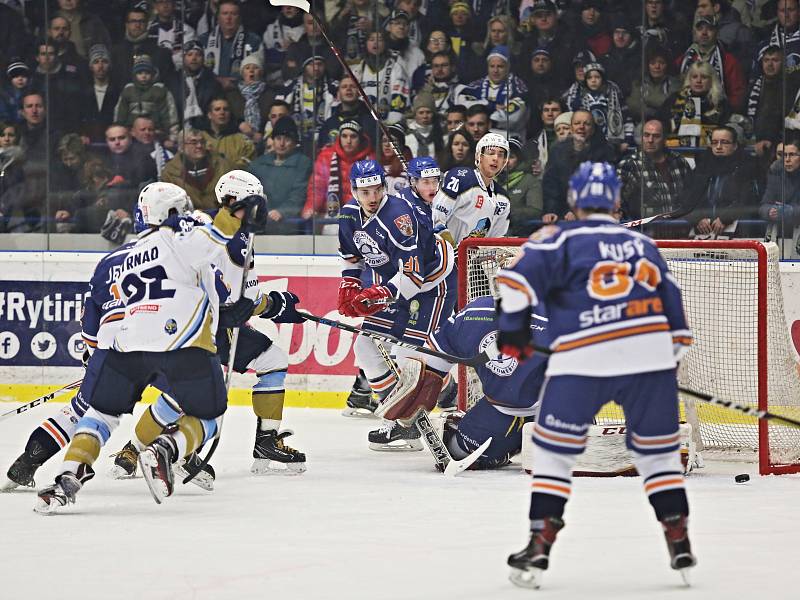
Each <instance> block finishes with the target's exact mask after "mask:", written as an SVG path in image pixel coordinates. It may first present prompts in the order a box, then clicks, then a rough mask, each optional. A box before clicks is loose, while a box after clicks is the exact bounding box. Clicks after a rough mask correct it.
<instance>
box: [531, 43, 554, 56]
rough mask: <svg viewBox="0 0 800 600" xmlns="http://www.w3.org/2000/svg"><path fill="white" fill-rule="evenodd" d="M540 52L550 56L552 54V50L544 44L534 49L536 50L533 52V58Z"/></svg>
mask: <svg viewBox="0 0 800 600" xmlns="http://www.w3.org/2000/svg"><path fill="white" fill-rule="evenodd" d="M539 54H544V55H545V56H548V57H549V56H550V50H548V49H547V48H545V47H544V46H539V47H538V48H536V49H534V51H533V52H532V53H531V58H533V57H534V56H537V55H539Z"/></svg>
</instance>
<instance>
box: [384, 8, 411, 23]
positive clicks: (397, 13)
mask: <svg viewBox="0 0 800 600" xmlns="http://www.w3.org/2000/svg"><path fill="white" fill-rule="evenodd" d="M397 19H405V20H406V21H410V20H411V17H410V16H409V14H408V13H407V12H406V11H404V10H393V11H392V14H390V15H389V18H388V19H387V21H386V23H387V25H388V23H389V22H391V21H395V20H397Z"/></svg>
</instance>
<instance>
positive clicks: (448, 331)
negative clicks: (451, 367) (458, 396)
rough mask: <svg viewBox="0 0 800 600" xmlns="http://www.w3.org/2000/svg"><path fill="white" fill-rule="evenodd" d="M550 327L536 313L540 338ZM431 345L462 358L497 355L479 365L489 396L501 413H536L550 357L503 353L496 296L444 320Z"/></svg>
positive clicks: (535, 333)
mask: <svg viewBox="0 0 800 600" xmlns="http://www.w3.org/2000/svg"><path fill="white" fill-rule="evenodd" d="M546 328H547V319H545V318H543V317H540V316H538V315H535V314H534V315H532V319H531V330H532V331H531V333H532V335H533V337H534V339H537V340H538V339H539V337H540V336H542V335H543V334H544V332H545V331H546ZM431 346H432V347H433V348H434V349H435V350H439V351H440V352H446V353H447V354H452V355H453V356H458V357H459V358H472V357H473V356H475V355H477V354H480V353H481V352H483V351H484V350H485V351H486V352H487V354H489V356H496V357H497V358H495V359H493V360H490V361H489V362H487V363H485V364H484V365H481V366H480V367H478V368H477V369H476V372H477V374H478V378H479V379H480V380H481V385H482V386H483V393H484V395H485V396H486V399H487V400H488V401H489V402H490V403H491V404H492V405H493V406H494V407H495V408H496V409H497V410H498V411H500V412H501V413H503V414H507V415H511V416H514V417H528V416H531V415H533V414H534V411H533V406H534V404H536V402H537V400H538V398H539V388H541V386H542V382H543V381H544V372H545V368H546V367H547V357H546V356H542V355H541V354H536V355H534V356H533V357H532V358H531V359H530V360H527V361H524V362H522V363H520V362H519V361H518V360H517V359H516V358H512V357H510V356H506V355H505V354H500V352H499V351H498V349H497V321H496V319H495V308H494V298H492V297H491V296H481V297H479V298H476V299H475V300H473V301H472V302H470V303H469V304H467V306H465V307H464V309H463V310H462V311H461V312H459V313H458V314H456V315H454V316H452V317H451V318H450V319H449V320H447V321H444V322H442V324H441V325H440V327H439V329H437V330H436V333H434V335H433V337H432V339H431Z"/></svg>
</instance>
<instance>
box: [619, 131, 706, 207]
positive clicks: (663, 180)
mask: <svg viewBox="0 0 800 600" xmlns="http://www.w3.org/2000/svg"><path fill="white" fill-rule="evenodd" d="M665 141H666V138H665V136H664V124H663V123H662V122H661V121H658V120H656V119H650V120H648V121H646V122H645V124H644V126H643V128H642V143H641V145H640V149H639V150H638V151H637V152H635V153H634V154H630V155H628V156H627V157H625V158H624V159H623V160H622V162H620V164H619V168H618V169H617V172H618V173H619V178H620V180H621V181H622V193H621V195H622V198H621V200H622V205H621V206H622V214H623V215H624V218H625V219H626V220H634V219H641V218H646V217H652V216H653V215H658V214H662V213H667V212H672V211H674V210H677V209H679V208H680V206H681V196H682V194H683V190H684V186H685V185H686V183H687V181H688V178H689V176H690V175H691V172H692V168H691V167H690V166H689V163H688V162H687V161H686V159H685V158H683V157H682V156H681V155H679V154H677V153H675V152H671V151H670V150H667V149H666V148H665V147H664V144H665Z"/></svg>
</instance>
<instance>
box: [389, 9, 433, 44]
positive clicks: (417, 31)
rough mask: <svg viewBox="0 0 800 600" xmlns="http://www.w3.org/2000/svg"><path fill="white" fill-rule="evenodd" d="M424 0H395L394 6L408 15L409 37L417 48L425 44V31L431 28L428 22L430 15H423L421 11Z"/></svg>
mask: <svg viewBox="0 0 800 600" xmlns="http://www.w3.org/2000/svg"><path fill="white" fill-rule="evenodd" d="M420 4H422V0H395V3H394V8H395V9H396V10H402V11H404V12H405V13H406V14H407V15H408V39H409V40H410V41H411V43H412V44H414V45H415V46H416V47H417V48H421V47H422V46H423V42H424V41H425V33H426V32H427V31H428V30H429V29H430V26H429V25H428V23H427V18H428V16H429V15H422V14H421V13H420V12H419V9H420Z"/></svg>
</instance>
